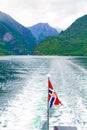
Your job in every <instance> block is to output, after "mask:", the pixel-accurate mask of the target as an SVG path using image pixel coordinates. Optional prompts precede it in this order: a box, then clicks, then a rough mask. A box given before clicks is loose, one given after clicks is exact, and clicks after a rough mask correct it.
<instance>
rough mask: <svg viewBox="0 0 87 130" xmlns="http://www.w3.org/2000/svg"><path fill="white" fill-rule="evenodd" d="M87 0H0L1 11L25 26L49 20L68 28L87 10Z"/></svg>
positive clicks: (50, 22)
mask: <svg viewBox="0 0 87 130" xmlns="http://www.w3.org/2000/svg"><path fill="white" fill-rule="evenodd" d="M86 5H87V0H15V1H12V0H0V9H1V11H3V12H5V13H8V14H9V15H10V16H12V17H13V18H14V19H16V20H17V21H19V22H20V23H21V24H23V25H25V26H31V25H33V24H36V23H38V22H48V23H49V24H50V25H51V26H53V27H60V28H66V27H68V26H69V25H70V24H71V23H72V22H73V21H74V20H75V19H76V18H78V17H80V16H81V15H84V14H86V12H87V7H86Z"/></svg>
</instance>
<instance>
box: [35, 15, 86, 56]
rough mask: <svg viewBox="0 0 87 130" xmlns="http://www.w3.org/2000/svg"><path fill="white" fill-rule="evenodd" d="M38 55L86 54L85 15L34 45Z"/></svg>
mask: <svg viewBox="0 0 87 130" xmlns="http://www.w3.org/2000/svg"><path fill="white" fill-rule="evenodd" d="M34 53H35V54H38V55H39V54H40V55H82V56H83V55H87V15H84V16H82V17H80V18H78V19H77V20H76V21H75V22H73V23H72V24H71V26H69V27H68V28H67V29H66V30H65V31H62V32H61V33H60V34H59V35H58V36H56V37H49V38H47V39H46V40H44V41H42V42H41V43H40V44H38V45H37V46H36V49H35V51H34Z"/></svg>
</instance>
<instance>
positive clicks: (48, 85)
mask: <svg viewBox="0 0 87 130" xmlns="http://www.w3.org/2000/svg"><path fill="white" fill-rule="evenodd" d="M49 78H50V75H49V74H48V92H47V94H49ZM47 97H48V96H47ZM47 130H49V101H48V98H47Z"/></svg>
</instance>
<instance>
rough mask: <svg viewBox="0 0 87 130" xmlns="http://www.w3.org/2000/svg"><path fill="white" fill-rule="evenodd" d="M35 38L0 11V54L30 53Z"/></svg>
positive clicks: (34, 43)
mask: <svg viewBox="0 0 87 130" xmlns="http://www.w3.org/2000/svg"><path fill="white" fill-rule="evenodd" d="M35 45H36V39H35V37H34V36H33V34H32V33H31V31H30V30H29V29H27V28H26V27H24V26H22V25H21V24H19V23H18V22H16V21H15V20H14V19H13V18H11V17H10V16H9V15H7V14H5V13H3V12H0V54H1V55H4V54H6V55H7V54H32V53H33V49H34V47H35Z"/></svg>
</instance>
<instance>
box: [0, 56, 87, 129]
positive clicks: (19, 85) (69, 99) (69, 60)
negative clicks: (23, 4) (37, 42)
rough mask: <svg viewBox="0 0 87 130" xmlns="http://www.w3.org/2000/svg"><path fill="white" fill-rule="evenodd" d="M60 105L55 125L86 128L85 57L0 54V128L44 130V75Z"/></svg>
mask: <svg viewBox="0 0 87 130" xmlns="http://www.w3.org/2000/svg"><path fill="white" fill-rule="evenodd" d="M48 73H49V74H50V75H51V81H52V84H53V86H54V87H55V90H56V92H57V93H58V96H59V98H60V100H61V101H62V103H63V105H62V106H58V107H52V109H50V118H49V119H50V124H49V125H50V130H53V126H54V125H59V126H62V125H63V126H64V125H65V126H77V128H78V130H86V128H87V116H86V115H87V57H47V56H45V57H43V56H41V57H40V56H22V57H21V56H6V57H5V56H4V57H0V130H46V126H47V74H48Z"/></svg>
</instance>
